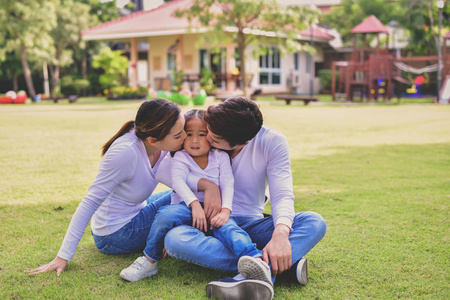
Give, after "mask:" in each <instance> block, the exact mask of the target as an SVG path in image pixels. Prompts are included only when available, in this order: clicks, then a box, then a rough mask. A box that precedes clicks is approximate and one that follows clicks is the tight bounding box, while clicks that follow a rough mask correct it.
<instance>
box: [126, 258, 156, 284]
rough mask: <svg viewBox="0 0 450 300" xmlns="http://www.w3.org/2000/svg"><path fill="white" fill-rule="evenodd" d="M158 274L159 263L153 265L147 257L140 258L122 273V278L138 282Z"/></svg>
mask: <svg viewBox="0 0 450 300" xmlns="http://www.w3.org/2000/svg"><path fill="white" fill-rule="evenodd" d="M156 273H158V263H157V262H154V263H151V262H150V261H149V260H148V259H147V258H146V257H145V256H141V257H138V258H137V259H136V260H135V261H134V263H133V264H132V265H131V266H129V267H128V268H126V269H123V270H122V272H120V277H122V278H123V279H125V280H128V281H138V280H140V279H142V278H145V277H148V276H153V275H155V274H156Z"/></svg>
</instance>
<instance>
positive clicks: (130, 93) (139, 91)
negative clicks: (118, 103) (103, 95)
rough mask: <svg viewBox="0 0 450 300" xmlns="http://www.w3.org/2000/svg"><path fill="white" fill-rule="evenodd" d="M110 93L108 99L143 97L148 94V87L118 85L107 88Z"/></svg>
mask: <svg viewBox="0 0 450 300" xmlns="http://www.w3.org/2000/svg"><path fill="white" fill-rule="evenodd" d="M105 92H107V93H108V99H110V100H119V99H143V98H145V97H146V96H147V88H146V87H142V86H138V87H137V88H132V87H130V86H116V87H112V88H110V89H109V90H105Z"/></svg>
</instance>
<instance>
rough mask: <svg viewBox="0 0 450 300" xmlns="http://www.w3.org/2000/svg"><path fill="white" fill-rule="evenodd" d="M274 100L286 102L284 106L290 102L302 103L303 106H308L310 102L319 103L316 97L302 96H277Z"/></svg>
mask: <svg viewBox="0 0 450 300" xmlns="http://www.w3.org/2000/svg"><path fill="white" fill-rule="evenodd" d="M275 99H278V100H284V101H286V105H290V104H291V101H292V100H294V101H303V102H304V103H305V105H308V104H309V102H311V101H319V98H318V97H311V96H303V95H277V96H275Z"/></svg>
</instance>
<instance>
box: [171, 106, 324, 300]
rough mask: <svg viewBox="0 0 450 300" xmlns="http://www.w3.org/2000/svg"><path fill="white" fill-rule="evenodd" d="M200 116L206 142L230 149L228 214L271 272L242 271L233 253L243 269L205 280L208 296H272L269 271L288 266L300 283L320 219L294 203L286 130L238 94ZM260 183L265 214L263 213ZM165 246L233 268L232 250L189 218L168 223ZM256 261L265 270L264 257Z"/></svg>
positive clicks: (319, 233) (201, 183) (181, 255)
mask: <svg viewBox="0 0 450 300" xmlns="http://www.w3.org/2000/svg"><path fill="white" fill-rule="evenodd" d="M205 121H206V122H207V123H208V135H207V139H208V141H209V142H210V144H211V146H213V147H215V148H218V149H222V150H225V151H228V153H229V154H230V157H231V161H232V169H233V175H234V182H235V185H234V198H233V205H232V213H231V216H232V217H233V218H234V220H235V221H236V223H237V224H238V225H239V226H240V227H241V228H242V229H244V230H245V231H246V232H247V233H248V234H249V236H250V237H251V239H252V241H253V242H254V243H256V245H257V247H258V248H259V249H262V251H263V260H264V261H265V262H266V263H267V264H269V265H270V267H271V275H272V282H267V281H263V280H259V279H256V278H245V277H244V276H246V274H247V272H246V271H247V270H246V269H245V268H246V266H248V264H245V262H244V263H242V261H240V262H239V266H238V271H239V272H240V273H241V274H242V275H243V276H242V275H238V276H236V277H234V278H226V279H223V280H219V281H213V282H210V283H209V284H208V285H207V287H206V292H207V295H208V297H216V298H220V299H272V297H273V282H274V279H275V277H276V276H277V275H279V274H281V273H283V272H285V271H287V270H290V272H292V274H293V276H294V277H295V278H296V280H297V281H298V282H299V283H300V284H306V282H307V263H306V259H305V258H303V256H304V255H305V254H306V253H308V252H309V251H310V250H311V249H312V248H313V247H314V246H315V245H316V244H317V243H318V242H319V241H320V240H321V239H322V238H323V236H324V235H325V231H326V224H325V221H324V220H323V218H322V217H321V216H320V215H319V214H317V213H313V212H301V213H295V211H294V194H293V183H292V173H291V166H290V160H289V151H288V144H287V141H286V138H285V137H284V136H283V135H282V134H281V133H278V132H276V131H274V130H271V129H269V128H267V127H265V126H262V124H263V117H262V114H261V111H260V110H259V108H258V107H257V106H256V104H255V103H254V102H252V101H249V100H247V99H246V98H244V97H233V98H229V99H227V100H226V101H224V102H222V103H220V104H217V105H214V106H210V107H209V108H208V110H207V113H206V114H205ZM189 182H190V183H192V184H195V183H197V182H198V183H197V186H196V187H198V189H199V190H205V193H208V191H207V189H208V188H207V187H210V186H211V184H210V183H208V182H205V180H204V179H200V178H189ZM267 185H268V186H269V191H270V200H271V201H270V202H271V209H272V215H271V216H263V211H264V206H265V204H266V203H265V202H266V197H265V190H266V187H267ZM194 186H195V185H194ZM206 196H207V195H206V194H205V198H206ZM207 205H208V202H207V201H206V202H205V212H206V214H207V216H211V215H214V213H215V211H216V208H211V207H208V206H207ZM216 206H217V207H219V206H220V205H216ZM165 247H166V250H167V252H168V254H169V255H171V256H172V257H175V258H177V259H182V260H186V261H188V262H192V263H195V264H198V265H201V266H206V267H209V268H214V269H220V270H227V271H236V266H237V265H238V257H235V256H234V255H233V254H231V253H230V252H229V251H228V250H227V248H226V247H225V246H224V245H223V244H222V243H221V242H220V241H219V240H217V239H216V238H214V237H211V236H206V235H205V234H204V233H203V232H201V231H199V230H197V229H196V228H193V227H189V226H180V227H176V228H174V229H172V230H171V231H170V232H169V233H168V234H167V235H166V238H165ZM251 263H255V262H254V261H252V262H251ZM256 265H258V263H256ZM264 265H265V264H264ZM260 267H261V272H265V270H264V266H263V264H261V266H260ZM268 272H269V278H270V270H269V271H268ZM269 281H270V280H269Z"/></svg>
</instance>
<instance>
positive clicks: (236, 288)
mask: <svg viewBox="0 0 450 300" xmlns="http://www.w3.org/2000/svg"><path fill="white" fill-rule="evenodd" d="M206 295H207V296H208V297H209V298H211V297H214V298H217V299H225V300H243V299H251V300H271V299H272V298H273V288H272V285H270V284H268V283H267V282H265V281H260V280H252V279H247V280H242V281H239V282H221V281H215V282H211V283H208V285H207V286H206Z"/></svg>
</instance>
